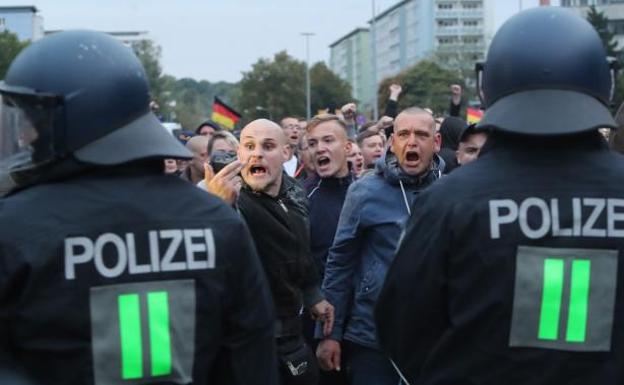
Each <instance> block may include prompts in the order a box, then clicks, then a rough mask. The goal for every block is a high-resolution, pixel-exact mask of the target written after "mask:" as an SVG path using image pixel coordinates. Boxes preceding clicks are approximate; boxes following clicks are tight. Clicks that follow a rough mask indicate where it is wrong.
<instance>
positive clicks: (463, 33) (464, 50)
mask: <svg viewBox="0 0 624 385" xmlns="http://www.w3.org/2000/svg"><path fill="white" fill-rule="evenodd" d="M486 3H487V1H484V0H436V1H435V16H434V17H435V33H434V47H435V52H436V54H437V56H438V58H439V59H442V61H443V62H447V61H450V62H451V63H452V62H458V63H474V62H476V61H480V60H483V59H484V56H485V52H486V49H487V45H488V43H489V41H491V39H492V36H493V35H494V31H493V30H494V28H493V20H494V17H495V12H494V11H495V9H492V7H489V9H488V10H487V11H486V9H485V5H486ZM492 3H493V2H492ZM492 5H494V4H492Z"/></svg>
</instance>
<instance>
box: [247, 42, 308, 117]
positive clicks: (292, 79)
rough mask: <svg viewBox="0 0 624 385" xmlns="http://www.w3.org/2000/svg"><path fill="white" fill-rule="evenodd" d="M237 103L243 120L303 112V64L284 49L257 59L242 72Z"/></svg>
mask: <svg viewBox="0 0 624 385" xmlns="http://www.w3.org/2000/svg"><path fill="white" fill-rule="evenodd" d="M240 89H241V94H240V99H239V107H240V109H241V112H243V114H244V118H245V120H253V119H256V118H260V117H267V118H269V119H272V120H278V119H281V118H282V117H284V116H286V115H301V116H302V115H305V111H306V105H305V100H306V98H305V64H304V63H303V62H301V61H298V60H296V59H294V58H292V57H291V56H289V55H288V54H287V53H286V51H282V52H278V53H277V54H275V56H274V58H273V60H270V59H260V60H258V61H257V62H256V63H254V64H253V65H252V67H251V71H249V72H244V73H243V79H242V80H241V81H240Z"/></svg>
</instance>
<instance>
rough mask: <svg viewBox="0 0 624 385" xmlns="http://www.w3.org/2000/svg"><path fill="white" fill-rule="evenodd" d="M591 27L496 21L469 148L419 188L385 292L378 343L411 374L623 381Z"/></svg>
mask: <svg viewBox="0 0 624 385" xmlns="http://www.w3.org/2000/svg"><path fill="white" fill-rule="evenodd" d="M612 81H613V77H612V73H611V71H610V65H609V62H608V61H607V57H606V54H605V50H604V48H603V45H602V42H601V40H600V38H599V36H598V34H597V33H596V31H595V30H594V28H593V27H592V26H591V25H590V24H589V23H588V22H587V21H585V20H584V19H582V18H580V17H579V16H577V15H576V14H574V13H572V12H570V11H569V10H566V9H561V8H558V7H539V8H533V9H529V10H525V11H523V12H520V13H518V14H516V15H515V16H513V17H512V18H510V19H509V20H508V21H507V22H505V23H504V24H503V25H502V26H501V27H500V29H499V30H498V32H497V33H496V35H495V36H494V38H493V40H492V43H491V45H490V47H489V51H488V54H487V58H486V62H485V64H484V66H483V73H482V81H478V82H477V84H480V85H481V87H482V91H483V96H484V105H485V107H486V110H485V115H484V117H483V120H482V121H481V122H480V123H479V124H478V126H477V128H478V129H490V130H491V134H490V136H489V138H488V144H487V146H486V147H487V148H485V149H483V150H482V152H481V154H480V156H479V159H478V160H477V161H475V162H474V163H472V164H470V165H469V166H467V167H460V168H458V169H457V170H455V171H454V172H453V173H451V174H450V175H449V176H447V177H445V178H442V179H441V180H440V181H439V182H438V183H437V184H435V185H434V186H432V187H431V188H430V189H429V190H427V191H425V192H423V193H422V194H421V195H419V196H418V198H417V199H416V201H415V202H414V204H413V206H412V208H413V211H414V213H418V214H415V215H413V216H412V217H411V218H410V220H409V221H408V224H407V228H406V230H405V234H404V237H403V241H402V242H401V244H400V245H399V247H398V250H397V252H396V256H395V258H394V262H393V264H392V266H391V267H390V270H389V272H388V275H387V278H386V281H385V284H384V288H383V290H382V291H381V295H380V297H379V301H378V303H377V308H376V312H375V319H376V324H377V335H378V337H379V341H380V346H381V348H382V349H383V351H384V352H385V353H386V354H387V355H388V356H389V357H390V358H391V359H392V360H393V362H394V364H395V367H397V368H398V369H399V371H400V372H401V373H402V375H403V377H404V379H405V382H406V383H410V384H416V383H417V384H422V385H432V384H507V385H514V384H573V383H574V384H603V385H604V384H606V385H609V384H613V385H615V384H622V383H623V381H624V371H623V368H624V329H623V328H622V327H621V325H622V324H623V323H624V269H622V266H621V265H622V263H623V262H624V260H622V251H623V250H624V158H622V156H621V155H619V154H616V153H613V152H609V151H608V149H607V148H606V146H605V141H604V139H603V138H602V137H601V136H600V134H599V133H598V128H600V127H614V126H615V122H614V120H613V117H612V116H611V114H610V113H609V109H608V107H607V106H608V105H609V100H610V97H611V96H612V95H611V90H612V85H613V84H612Z"/></svg>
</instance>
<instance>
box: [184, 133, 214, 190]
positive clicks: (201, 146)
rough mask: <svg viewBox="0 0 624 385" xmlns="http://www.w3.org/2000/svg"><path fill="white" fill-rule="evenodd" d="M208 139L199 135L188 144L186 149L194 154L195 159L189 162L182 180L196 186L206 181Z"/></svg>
mask: <svg viewBox="0 0 624 385" xmlns="http://www.w3.org/2000/svg"><path fill="white" fill-rule="evenodd" d="M208 141H209V139H208V137H207V136H204V135H197V136H194V137H192V138H191V139H189V140H188V142H186V148H187V149H188V150H190V151H191V152H192V153H193V159H192V160H191V161H190V162H188V164H187V166H186V168H185V169H184V171H183V172H182V176H181V177H182V179H184V180H187V181H189V182H191V183H193V184H194V185H196V184H197V183H199V181H201V180H202V179H204V164H205V163H206V160H208Z"/></svg>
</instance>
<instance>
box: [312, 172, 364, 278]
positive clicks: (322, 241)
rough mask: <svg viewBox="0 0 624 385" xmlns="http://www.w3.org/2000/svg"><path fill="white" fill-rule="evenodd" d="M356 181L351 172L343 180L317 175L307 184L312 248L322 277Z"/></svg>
mask: <svg viewBox="0 0 624 385" xmlns="http://www.w3.org/2000/svg"><path fill="white" fill-rule="evenodd" d="M353 181H354V178H353V175H352V174H350V173H349V175H347V176H346V177H344V178H321V177H319V176H318V175H315V177H314V178H312V179H310V180H307V181H306V183H305V186H304V187H305V189H306V192H307V194H308V207H309V208H310V245H311V250H312V256H313V257H314V262H315V263H316V267H317V269H318V271H319V276H320V277H323V275H324V274H325V262H326V261H327V252H328V251H329V248H330V247H331V245H332V243H334V235H336V228H337V227H338V220H339V219H340V212H341V211H342V205H343V204H344V200H345V197H346V195H347V190H348V189H349V186H350V185H351V183H352V182H353Z"/></svg>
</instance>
